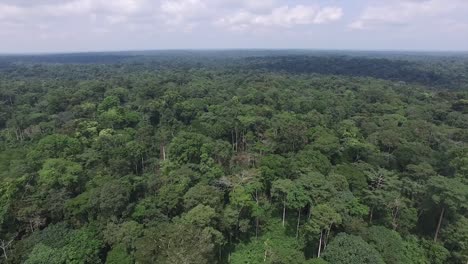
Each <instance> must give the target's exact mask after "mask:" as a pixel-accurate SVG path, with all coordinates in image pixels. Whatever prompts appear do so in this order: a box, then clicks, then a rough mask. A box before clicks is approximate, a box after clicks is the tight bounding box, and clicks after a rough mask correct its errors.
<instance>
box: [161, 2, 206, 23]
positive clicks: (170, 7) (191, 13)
mask: <svg viewBox="0 0 468 264" xmlns="http://www.w3.org/2000/svg"><path fill="white" fill-rule="evenodd" d="M160 10H161V12H162V18H163V20H164V22H165V23H166V24H169V25H183V24H189V25H191V24H193V23H194V22H193V21H194V20H197V19H202V18H203V17H204V16H206V15H207V14H208V6H207V4H206V3H205V1H202V0H176V1H174V0H165V1H163V2H162V3H161V5H160Z"/></svg>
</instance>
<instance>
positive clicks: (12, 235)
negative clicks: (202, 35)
mask: <svg viewBox="0 0 468 264" xmlns="http://www.w3.org/2000/svg"><path fill="white" fill-rule="evenodd" d="M467 262H468V56H467V55H466V54H456V53H453V54H444V53H442V54H425V53H414V54H413V53H408V54H403V53H375V52H373V53H365V52H332V51H329V52H312V51H301V50H292V51H261V50H252V51H249V50H245V51H164V52H163V51H155V52H124V53H87V54H57V55H28V56H19V55H18V56H17V55H14V56H13V55H10V56H3V57H0V263H29V264H33V263H194V264H198V263H234V264H238V263H239V264H240V263H275V264H282V263H284V264H289V263H297V264H302V263H303V264H305V263H309V264H324V263H325V264H326V263H330V264H341V263H343V264H344V263H369V264H375V263H387V264H399V263H409V264H432V263H434V264H445V263H461V264H464V263H467Z"/></svg>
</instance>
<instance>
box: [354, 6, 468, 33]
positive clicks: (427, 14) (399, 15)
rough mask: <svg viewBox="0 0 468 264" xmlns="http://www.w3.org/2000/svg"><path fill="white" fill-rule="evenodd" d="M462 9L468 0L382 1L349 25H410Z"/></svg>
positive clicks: (363, 27) (371, 26) (360, 27)
mask: <svg viewBox="0 0 468 264" xmlns="http://www.w3.org/2000/svg"><path fill="white" fill-rule="evenodd" d="M462 10H465V11H467V10H468V1H467V0H394V1H382V2H381V3H379V4H377V5H371V6H368V7H366V8H365V9H364V12H363V13H362V14H361V15H360V17H359V18H358V19H357V20H355V21H353V22H352V23H351V24H349V27H350V28H352V29H372V28H378V27H382V26H401V25H408V24H411V23H415V22H418V21H419V20H422V19H427V18H432V19H437V18H440V17H443V16H447V15H451V14H453V13H454V12H459V11H462Z"/></svg>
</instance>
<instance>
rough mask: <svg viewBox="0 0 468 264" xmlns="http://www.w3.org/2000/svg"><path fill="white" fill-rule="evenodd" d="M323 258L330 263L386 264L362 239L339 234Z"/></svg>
mask: <svg viewBox="0 0 468 264" xmlns="http://www.w3.org/2000/svg"><path fill="white" fill-rule="evenodd" d="M323 258H324V259H325V260H326V261H328V262H330V263H336V264H340V263H343V264H344V263H363V264H365V263H369V264H371V263H372V264H384V263H385V262H384V260H383V258H382V256H380V254H379V252H377V250H375V249H374V248H373V247H372V246H371V245H369V244H367V243H366V242H365V241H364V240H362V238H360V237H357V236H353V235H347V234H339V235H338V236H337V237H336V238H334V239H333V240H332V241H331V242H330V244H329V245H328V247H327V249H326V251H325V252H324V254H323Z"/></svg>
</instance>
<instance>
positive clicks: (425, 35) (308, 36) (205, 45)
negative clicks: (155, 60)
mask: <svg viewBox="0 0 468 264" xmlns="http://www.w3.org/2000/svg"><path fill="white" fill-rule="evenodd" d="M250 48H255V49H327V50H336V49H337V50H343V49H344V50H424V51H430V50H434V51H468V0H0V53H34V52H78V51H118V50H153V49H250Z"/></svg>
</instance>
